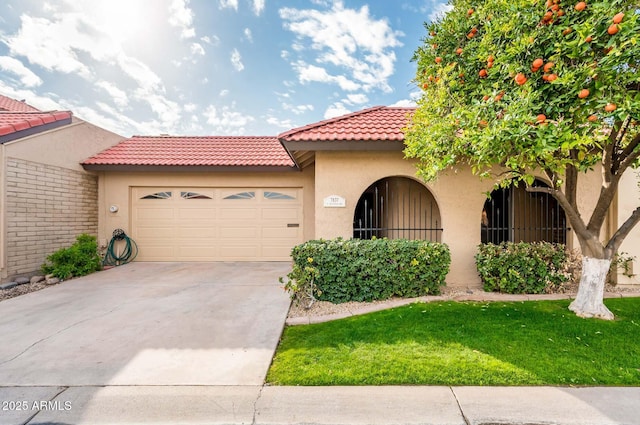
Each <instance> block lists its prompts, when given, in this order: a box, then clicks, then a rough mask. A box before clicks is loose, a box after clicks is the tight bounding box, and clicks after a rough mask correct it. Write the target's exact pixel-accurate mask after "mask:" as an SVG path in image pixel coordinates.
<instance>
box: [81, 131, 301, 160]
mask: <svg viewBox="0 0 640 425" xmlns="http://www.w3.org/2000/svg"><path fill="white" fill-rule="evenodd" d="M83 165H85V166H96V165H125V166H126V165H141V166H213V167H228V166H240V167H244V166H258V167H261V166H276V167H294V165H295V164H294V162H293V160H292V159H291V157H290V156H289V154H288V153H287V152H286V151H285V149H284V148H283V147H282V145H280V143H279V141H278V139H277V138H275V137H235V136H208V137H183V136H157V137H154V136H133V137H131V138H129V139H125V140H123V141H121V142H120V143H118V144H117V145H115V146H113V147H111V148H109V149H106V150H104V151H102V152H100V153H99V154H97V155H95V156H93V157H91V158H89V159H87V160H86V161H84V162H83Z"/></svg>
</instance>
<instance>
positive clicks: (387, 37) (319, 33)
mask: <svg viewBox="0 0 640 425" xmlns="http://www.w3.org/2000/svg"><path fill="white" fill-rule="evenodd" d="M280 17H281V18H282V19H283V20H284V21H285V23H284V27H285V28H286V29H288V30H289V31H292V32H293V33H294V34H295V35H296V38H297V40H298V42H297V43H295V44H294V45H293V49H294V50H297V49H298V48H303V49H304V50H305V51H306V50H309V49H310V50H312V51H314V52H315V53H316V54H317V58H316V62H318V63H319V64H322V65H325V66H332V67H334V68H335V69H336V73H337V72H340V73H342V74H345V76H344V77H343V81H353V82H355V83H354V85H357V86H359V87H362V89H364V90H365V91H369V90H372V89H381V90H383V91H384V92H391V91H392V89H391V87H390V85H389V83H388V79H389V78H390V77H391V76H392V75H393V72H394V64H395V61H396V55H395V52H394V49H395V48H397V47H400V46H402V43H400V41H399V37H400V36H402V35H403V34H402V33H401V32H399V31H394V30H393V29H392V28H391V26H390V25H389V23H388V22H387V20H386V19H375V18H373V17H372V16H370V14H369V8H368V6H366V5H365V6H362V7H361V8H360V9H359V10H356V9H346V8H345V7H344V5H343V3H342V1H335V2H334V3H333V5H332V6H331V9H330V10H327V11H320V10H314V9H306V10H300V9H293V8H283V9H280ZM307 39H308V40H310V43H309V42H307V41H306V40H307ZM296 45H297V46H298V47H296ZM292 65H293V66H294V69H296V70H297V71H298V72H299V73H301V72H304V71H309V70H308V69H307V68H305V67H299V66H296V63H295V62H294V63H292ZM305 78H306V77H305ZM338 81H339V80H338V79H337V78H335V79H329V80H325V82H333V83H336V82H338Z"/></svg>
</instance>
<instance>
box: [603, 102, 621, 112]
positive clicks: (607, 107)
mask: <svg viewBox="0 0 640 425" xmlns="http://www.w3.org/2000/svg"><path fill="white" fill-rule="evenodd" d="M616 109H618V107H617V106H616V104H615V103H607V104H606V105H605V107H604V110H605V111H607V112H613V111H615V110H616Z"/></svg>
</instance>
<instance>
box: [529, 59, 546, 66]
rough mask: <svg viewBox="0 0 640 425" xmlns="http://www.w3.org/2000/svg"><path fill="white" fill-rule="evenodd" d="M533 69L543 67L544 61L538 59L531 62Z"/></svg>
mask: <svg viewBox="0 0 640 425" xmlns="http://www.w3.org/2000/svg"><path fill="white" fill-rule="evenodd" d="M531 65H532V66H533V67H534V68H537V69H540V67H541V66H542V65H544V60H542V59H540V58H538V59H536V60H534V61H533V63H532V64H531Z"/></svg>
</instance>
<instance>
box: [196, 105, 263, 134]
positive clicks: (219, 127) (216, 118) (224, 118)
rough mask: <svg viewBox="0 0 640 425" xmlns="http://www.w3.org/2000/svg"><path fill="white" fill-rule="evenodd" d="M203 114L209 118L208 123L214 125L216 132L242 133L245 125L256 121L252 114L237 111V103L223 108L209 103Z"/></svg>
mask: <svg viewBox="0 0 640 425" xmlns="http://www.w3.org/2000/svg"><path fill="white" fill-rule="evenodd" d="M203 116H204V117H205V118H206V119H207V124H209V125H212V126H213V127H214V130H215V131H216V133H218V134H222V135H242V134H244V132H245V126H246V125H247V124H249V123H250V122H252V121H255V118H253V117H252V116H250V115H246V114H243V113H241V112H238V111H236V110H235V104H231V106H223V107H222V108H218V107H216V106H214V105H209V107H207V109H206V110H205V111H204V113H203Z"/></svg>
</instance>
